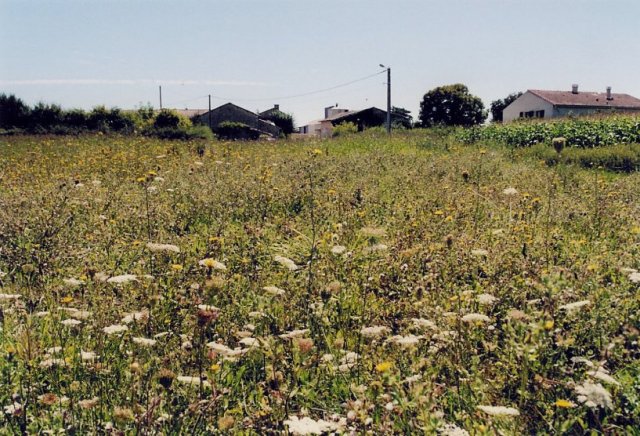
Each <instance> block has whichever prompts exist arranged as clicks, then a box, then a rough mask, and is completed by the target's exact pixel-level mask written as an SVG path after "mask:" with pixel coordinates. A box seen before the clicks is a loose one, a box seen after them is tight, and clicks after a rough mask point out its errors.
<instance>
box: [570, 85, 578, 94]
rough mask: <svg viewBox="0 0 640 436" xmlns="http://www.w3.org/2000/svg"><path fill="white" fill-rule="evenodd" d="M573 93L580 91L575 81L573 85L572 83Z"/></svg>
mask: <svg viewBox="0 0 640 436" xmlns="http://www.w3.org/2000/svg"><path fill="white" fill-rule="evenodd" d="M571 93H572V94H577V93H578V84H577V83H574V84H573V85H571Z"/></svg>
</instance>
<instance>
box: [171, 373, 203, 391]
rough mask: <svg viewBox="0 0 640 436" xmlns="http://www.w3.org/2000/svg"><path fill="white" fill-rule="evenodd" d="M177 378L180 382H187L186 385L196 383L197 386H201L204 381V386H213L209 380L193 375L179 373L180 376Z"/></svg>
mask: <svg viewBox="0 0 640 436" xmlns="http://www.w3.org/2000/svg"><path fill="white" fill-rule="evenodd" d="M176 380H178V381H179V382H180V383H183V384H186V385H195V386H200V384H201V383H202V386H204V387H207V388H209V387H211V383H209V382H208V381H207V380H203V379H201V378H200V377H191V376H188V375H179V376H178V377H176Z"/></svg>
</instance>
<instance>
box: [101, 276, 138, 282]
mask: <svg viewBox="0 0 640 436" xmlns="http://www.w3.org/2000/svg"><path fill="white" fill-rule="evenodd" d="M135 281H138V277H137V276H135V275H133V274H122V275H119V276H114V277H111V278H109V279H107V283H115V284H123V283H129V282H135Z"/></svg>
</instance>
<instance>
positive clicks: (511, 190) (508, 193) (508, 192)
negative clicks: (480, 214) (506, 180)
mask: <svg viewBox="0 0 640 436" xmlns="http://www.w3.org/2000/svg"><path fill="white" fill-rule="evenodd" d="M502 193H503V194H504V195H506V196H509V197H510V196H512V195H516V194H517V193H518V190H517V189H516V188H506V189H505V190H504V191H502Z"/></svg>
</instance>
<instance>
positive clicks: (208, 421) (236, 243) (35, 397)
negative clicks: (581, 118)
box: [0, 129, 640, 435]
mask: <svg viewBox="0 0 640 436" xmlns="http://www.w3.org/2000/svg"><path fill="white" fill-rule="evenodd" d="M547 147H550V146H547ZM550 151H551V152H552V153H555V151H553V149H552V148H550ZM545 153H547V151H545ZM638 186H640V175H639V174H638V173H636V172H633V171H631V172H609V171H605V170H603V169H599V168H584V166H582V165H578V164H572V163H571V162H564V161H563V160H562V159H559V160H558V161H557V162H554V164H553V165H550V164H549V162H548V161H547V160H544V159H540V157H539V155H538V154H535V153H531V152H530V150H528V149H524V148H523V149H520V148H518V149H512V148H507V147H506V146H503V145H500V144H496V143H488V142H483V141H482V140H478V141H475V142H474V143H473V144H470V145H467V144H464V143H462V142H460V141H459V140H458V139H456V136H455V135H452V134H450V133H449V132H446V131H440V130H437V129H436V130H423V131H415V132H408V133H397V134H394V135H393V136H392V137H391V138H389V137H387V136H386V135H384V134H383V133H381V132H377V131H373V132H369V133H364V134H360V135H347V136H344V137H340V138H337V139H334V140H326V141H304V142H302V141H278V142H258V143H233V142H219V141H192V142H181V141H164V140H158V139H150V138H139V137H119V136H108V135H104V136H102V135H95V136H80V137H64V136H61V137H36V136H16V137H4V138H0V310H1V312H0V322H1V330H0V347H1V350H2V351H1V352H0V407H1V408H2V409H1V410H0V433H6V434H20V433H29V434H57V433H76V434H87V433H89V434H91V433H100V434H103V433H114V434H177V433H185V434H282V433H287V432H288V433H290V434H324V433H338V434H343V433H346V434H349V433H353V434H364V433H370V434H443V435H466V434H473V435H485V434H486V435H489V434H507V435H511V434H514V435H515V434H585V433H587V434H589V433H590V434H640V431H639V430H638V428H639V426H640V360H639V358H640V349H639V347H638V337H639V335H640V319H639V312H638V310H639V309H640V273H639V272H638V270H640V191H638Z"/></svg>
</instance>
